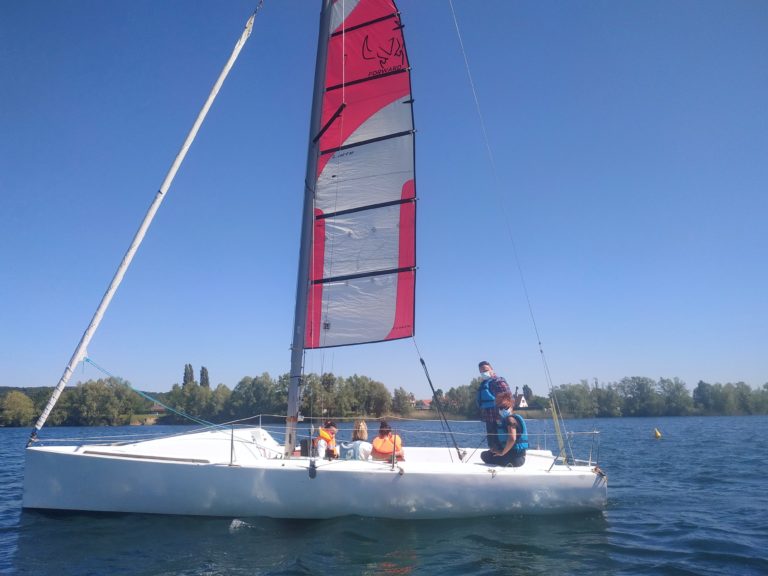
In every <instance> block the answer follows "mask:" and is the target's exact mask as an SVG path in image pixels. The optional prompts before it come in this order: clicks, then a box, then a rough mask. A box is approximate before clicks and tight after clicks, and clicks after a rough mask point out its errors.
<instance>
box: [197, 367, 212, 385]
mask: <svg viewBox="0 0 768 576" xmlns="http://www.w3.org/2000/svg"><path fill="white" fill-rule="evenodd" d="M200 386H202V387H203V388H210V387H211V381H210V380H209V379H208V368H206V367H205V366H203V367H202V368H200Z"/></svg>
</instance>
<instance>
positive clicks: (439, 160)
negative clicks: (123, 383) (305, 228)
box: [0, 0, 768, 398]
mask: <svg viewBox="0 0 768 576" xmlns="http://www.w3.org/2000/svg"><path fill="white" fill-rule="evenodd" d="M254 4H255V2H244V1H229V2H217V3H213V2H192V3H190V2H185V1H163V2H155V1H147V0H139V1H131V2H117V1H115V2H101V1H96V0H92V1H72V0H69V1H59V0H56V1H52V0H41V1H37V2H11V1H9V0H3V1H2V2H0V79H1V80H0V82H1V89H0V385H5V386H43V385H48V386H52V385H54V384H55V383H56V382H57V381H58V379H59V377H60V375H61V373H62V371H63V368H64V366H65V365H66V363H67V361H68V360H69V357H70V355H71V354H72V352H73V350H74V348H75V345H76V344H77V342H78V340H79V338H80V336H81V334H82V332H83V330H84V329H85V327H86V325H87V323H88V321H89V320H90V317H91V315H92V313H93V311H94V310H95V308H96V305H97V304H98V302H99V299H100V298H101V295H102V294H103V292H104V290H105V288H106V286H107V284H108V282H109V280H110V279H111V277H112V274H113V273H114V270H115V268H116V267H117V264H118V262H119V260H120V258H121V257H122V255H123V253H124V251H125V249H126V248H127V246H128V244H129V242H130V240H131V238H132V236H133V233H134V231H135V229H136V227H137V226H138V224H139V222H140V220H141V218H142V216H143V215H144V212H145V211H146V208H147V207H148V206H149V203H150V201H151V200H152V198H153V196H154V193H155V191H156V190H157V189H158V187H159V186H160V183H161V182H162V180H163V177H164V176H165V173H166V171H167V169H168V167H169V165H170V163H171V161H172V159H173V158H174V156H175V154H176V152H177V151H178V148H179V146H180V144H181V142H182V140H183V138H184V136H185V135H186V133H187V131H188V129H189V127H190V126H191V123H192V121H193V120H194V118H195V116H196V114H197V112H198V110H199V108H200V105H201V104H202V102H203V100H204V98H205V96H206V95H207V93H208V90H209V89H210V87H211V85H212V83H213V81H214V80H215V78H216V76H217V75H218V73H219V71H220V69H221V67H222V65H223V64H224V62H225V60H226V58H227V57H228V55H229V53H230V51H231V49H232V46H233V45H234V42H235V40H236V39H237V37H238V35H239V34H240V32H241V30H242V26H243V25H244V23H245V20H246V19H247V17H248V15H249V13H250V11H251V10H252V9H253V7H254ZM454 5H455V8H456V12H457V15H458V19H459V23H460V26H461V27H462V34H463V40H464V43H465V48H466V52H467V57H468V58H469V61H470V65H471V67H472V73H473V76H474V80H475V84H476V90H477V94H478V97H479V99H480V103H481V107H482V112H483V118H484V120H485V123H486V127H487V132H488V136H489V142H490V147H491V149H492V151H493V155H494V158H495V163H496V176H494V172H493V170H492V168H491V164H490V162H489V160H488V155H487V153H486V150H485V144H484V141H483V138H482V132H481V128H480V124H479V121H478V117H477V114H476V112H475V108H474V103H473V99H472V92H471V89H470V87H469V84H468V82H467V79H466V71H465V69H464V62H463V56H462V53H461V50H460V47H459V43H458V40H457V36H456V32H455V29H454V25H453V20H452V16H451V11H450V7H449V4H448V3H447V1H442V0H440V1H438V0H410V1H407V0H402V1H401V3H400V8H401V11H402V12H403V20H404V23H405V25H406V29H405V31H406V42H407V47H408V51H409V56H410V60H411V63H412V66H413V93H414V97H415V100H416V102H415V122H416V127H417V130H418V133H417V139H416V145H417V153H416V162H417V171H416V174H417V192H418V195H419V198H420V200H421V202H420V204H419V212H418V233H419V236H418V241H417V242H418V264H419V272H418V280H417V313H416V314H417V320H416V326H417V336H416V339H417V342H418V345H419V347H420V349H421V352H422V354H423V355H424V357H425V359H426V361H427V363H428V366H429V368H430V372H431V375H432V377H433V380H434V382H435V384H436V386H438V387H441V388H443V389H444V390H447V389H449V388H450V387H453V386H458V385H462V384H466V383H468V382H469V380H470V379H471V378H473V377H474V376H475V375H476V372H477V370H476V366H477V362H478V361H479V360H481V359H487V360H490V361H491V362H493V363H494V365H495V366H496V368H497V371H498V372H499V373H501V374H503V375H505V376H506V377H507V379H508V380H509V381H510V383H512V385H515V384H518V385H522V384H528V385H530V386H531V387H532V388H533V390H534V392H536V393H538V394H544V393H546V390H547V385H546V379H545V376H544V372H543V369H542V364H541V359H540V357H539V354H538V345H537V340H536V336H535V335H534V332H533V328H532V324H531V321H530V318H529V314H528V309H527V306H526V299H525V296H524V294H523V291H522V289H521V282H520V277H519V275H518V272H517V268H516V265H515V262H514V259H513V257H512V256H511V244H510V241H509V234H508V232H507V231H508V230H511V231H512V234H513V236H514V240H515V245H516V247H517V251H518V253H519V257H520V262H521V265H522V269H523V272H524V277H525V281H526V283H527V287H528V291H529V294H530V299H531V304H532V307H533V311H534V315H535V318H536V322H537V325H538V328H539V331H540V334H541V338H542V342H543V346H544V351H545V353H546V356H547V361H548V363H549V367H550V370H551V373H552V378H553V381H554V383H555V384H556V385H557V384H561V383H568V382H578V381H579V380H581V379H589V380H592V379H594V378H597V379H598V380H599V381H601V382H610V381H616V380H619V379H620V378H622V377H624V376H633V375H639V376H649V377H651V378H654V379H656V378H659V377H666V378H672V377H679V378H681V379H682V380H684V381H685V382H686V383H687V384H688V386H689V387H691V388H692V387H694V386H695V384H696V383H697V382H698V381H699V380H705V381H708V382H723V383H725V382H729V381H731V382H737V381H745V382H747V383H748V384H749V385H751V386H753V387H758V386H762V384H763V383H765V382H768V353H766V343H767V342H768V298H767V297H766V286H768V275H767V272H766V270H768V265H767V264H766V261H767V258H768V231H767V229H768V200H766V192H767V191H768V66H766V62H768V4H767V3H765V2H760V1H721V2H715V1H713V2H693V1H674V2H661V1H651V2H646V1H643V2H640V1H629V2H607V1H606V2H600V1H589V2H539V1H519V2H510V1H508V0H499V1H491V0H484V1H482V2H479V1H475V2H467V1H463V0H455V3H454ZM318 8H319V2H310V1H292V2H291V1H284V0H281V1H279V2H278V1H274V0H272V1H270V0H266V2H265V6H264V8H263V10H262V11H261V13H260V14H259V16H258V18H257V20H256V26H255V30H254V34H253V36H252V38H251V40H250V41H249V43H248V45H247V46H246V48H245V50H244V51H243V53H242V55H241V57H240V60H239V61H238V63H237V65H236V67H235V69H234V70H233V72H232V74H231V75H230V79H229V80H228V82H227V84H225V86H224V89H223V91H222V93H221V94H220V97H219V99H218V101H217V102H216V104H215V106H214V108H213V110H212V112H211V113H210V114H209V117H208V120H207V122H206V124H205V125H204V126H203V129H202V130H201V132H200V135H199V137H198V139H197V141H196V142H195V144H194V145H193V147H192V150H191V152H190V154H189V156H188V157H187V161H186V163H185V164H184V166H183V167H182V169H181V171H180V173H179V175H178V177H177V179H176V181H175V183H174V185H173V187H172V188H171V191H170V193H169V195H168V197H167V199H166V201H165V203H164V204H163V206H162V208H161V209H160V212H159V214H158V216H157V218H156V220H155V224H154V225H153V228H152V229H151V230H150V232H149V234H148V236H147V238H146V240H145V242H144V244H143V246H142V247H141V249H140V251H139V253H138V255H137V257H136V259H135V261H134V265H133V267H132V268H131V269H130V270H129V272H128V274H127V276H126V279H125V281H124V283H123V285H122V287H121V288H120V290H119V291H118V293H117V296H116V297H115V299H114V301H113V303H112V307H111V308H110V309H109V311H108V312H107V315H106V317H105V319H104V322H103V323H102V326H101V328H100V330H99V332H98V333H97V334H96V336H95V338H94V340H93V342H92V343H91V346H90V348H89V355H90V357H92V358H93V359H94V360H95V361H96V362H98V363H99V364H101V365H102V366H104V367H105V368H107V369H108V370H109V371H111V372H113V373H115V374H117V375H119V376H122V377H124V378H126V379H127V380H129V381H130V382H131V383H132V384H133V385H134V386H136V387H137V388H140V389H146V390H153V391H166V390H169V389H170V387H171V385H172V384H173V383H175V382H179V381H180V380H181V377H182V374H183V368H184V365H185V364H186V363H191V364H193V366H194V367H195V371H196V372H197V371H199V369H200V366H201V365H204V366H206V367H207V368H208V370H209V372H210V375H211V380H212V382H213V383H214V384H218V383H220V382H223V383H225V384H226V385H227V386H229V387H230V388H233V387H234V386H235V385H236V384H237V382H238V381H239V380H240V379H241V378H242V377H243V376H246V375H256V374H260V373H262V372H264V371H268V372H270V373H271V374H272V375H277V374H281V373H284V372H286V371H287V370H288V367H289V357H290V351H289V346H290V340H291V328H292V317H293V298H294V293H295V279H296V260H297V253H298V232H299V210H300V204H301V194H302V188H303V178H304V171H305V160H306V147H307V134H308V122H309V106H310V100H311V93H310V92H311V86H312V76H313V68H314V58H315V57H314V51H315V46H316V37H317V14H318ZM307 370H308V371H316V372H317V371H320V370H325V371H333V372H334V373H336V374H339V375H343V376H349V375H352V374H354V373H358V374H365V375H368V376H371V377H372V378H375V379H377V380H381V381H383V382H384V383H386V384H387V386H389V387H390V388H391V389H393V388H396V387H398V386H402V387H404V388H406V389H407V390H410V391H412V392H414V394H416V396H417V397H420V398H426V397H429V388H428V386H427V384H426V381H425V379H424V377H423V373H422V370H421V366H420V365H419V363H418V357H417V355H416V352H415V349H414V346H413V343H412V342H411V341H401V342H395V343H389V344H382V345H373V346H370V345H369V346H362V347H355V348H345V349H337V350H327V351H325V352H315V353H312V354H311V355H310V356H309V357H308V361H307ZM99 376H100V374H99V373H98V372H97V371H96V370H94V369H93V368H88V369H85V370H82V369H78V371H77V373H76V375H75V377H74V379H73V382H76V381H78V380H85V379H88V378H97V377H99Z"/></svg>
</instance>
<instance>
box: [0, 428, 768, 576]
mask: <svg viewBox="0 0 768 576" xmlns="http://www.w3.org/2000/svg"><path fill="white" fill-rule="evenodd" d="M537 424H539V423H532V425H531V428H532V429H533V430H535V429H536V425H537ZM566 424H567V428H568V430H570V431H580V430H591V429H593V428H597V429H599V430H600V431H601V441H600V452H599V457H600V466H601V468H603V470H604V471H605V472H606V473H607V474H608V479H609V484H608V497H609V500H608V507H607V509H606V510H605V511H604V512H602V513H597V514H590V515H586V516H555V517H541V518H539V517H514V516H513V517H503V518H486V519H475V520H457V521H418V522H414V521H394V520H378V519H371V518H357V517H348V518H339V519H334V520H322V521H285V520H270V519H259V518H226V519H205V518H187V517H168V516H152V515H88V514H58V515H52V514H43V513H39V512H24V511H22V510H21V491H22V481H23V474H24V445H25V443H26V439H27V437H28V435H29V430H28V429H24V430H19V429H10V428H8V429H2V428H0V573H2V574H19V575H36V576H44V575H49V574H50V575H56V576H66V575H88V574H92V575H189V576H193V575H195V576H197V575H199V576H203V575H205V576H215V575H230V574H232V575H240V574H243V575H245V574H248V575H254V574H269V575H309V574H317V575H323V576H328V575H334V574H335V575H339V576H340V575H346V574H371V575H374V574H375V575H379V574H419V575H421V574H428V575H429V574H439V575H440V576H449V575H453V574H455V575H465V574H487V575H491V574H591V575H595V574H654V575H656V574H675V575H682V574H691V575H694V574H696V575H705V574H712V575H717V576H722V575H724V574H725V575H730V574H738V575H741V574H754V575H758V574H761V575H763V574H768V520H766V515H768V417H765V416H753V417H739V418H732V417H710V418H652V419H651V418H623V419H598V420H588V421H587V420H570V421H567V423H566ZM546 425H547V424H544V423H541V424H540V426H546ZM401 426H402V427H403V429H404V431H403V437H404V443H405V445H406V448H407V446H408V445H418V444H423V443H425V442H426V440H425V438H427V437H428V436H429V435H428V431H429V430H436V429H439V425H438V424H437V423H432V422H425V423H411V422H409V423H407V424H405V423H404V424H402V425H401ZM452 426H453V427H454V428H455V429H456V430H457V431H459V432H473V433H478V432H480V430H481V424H480V423H478V422H462V423H456V424H455V425H452ZM654 428H658V429H659V430H660V431H661V432H662V434H663V437H662V438H661V439H660V440H656V439H654V438H653V430H654ZM147 430H150V431H151V430H152V429H151V428H149V429H148V428H137V427H133V428H127V427H126V428H58V429H56V428H46V429H44V430H43V433H42V434H41V436H42V437H47V438H50V437H82V436H94V435H111V436H112V435H114V436H125V435H129V434H136V433H137V432H146V431H147ZM342 437H344V436H342ZM183 489H184V487H183V486H179V490H183Z"/></svg>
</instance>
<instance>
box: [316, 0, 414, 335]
mask: <svg viewBox="0 0 768 576" xmlns="http://www.w3.org/2000/svg"><path fill="white" fill-rule="evenodd" d="M330 10H331V12H332V13H331V16H330V19H329V24H328V28H327V29H326V30H325V40H324V41H325V43H326V49H325V51H324V52H325V61H324V62H323V64H324V82H323V85H322V86H316V98H319V100H320V103H319V107H320V117H319V118H318V120H317V124H316V127H315V128H314V129H315V130H316V131H317V132H316V134H317V135H316V136H315V137H314V139H313V143H314V144H315V145H316V151H317V152H316V153H317V157H316V158H317V160H316V163H315V181H314V182H313V183H312V184H314V185H313V186H312V185H311V186H310V193H311V194H312V203H313V224H312V232H311V238H312V247H311V255H310V258H309V262H308V269H309V270H308V271H309V274H308V283H309V288H308V290H307V306H306V325H305V327H304V336H305V341H304V347H305V348H322V347H331V346H344V345H349V344H361V343H367V342H380V341H384V340H391V339H396V338H405V337H408V336H411V335H413V325H414V288H415V274H416V272H415V268H416V239H415V231H416V192H415V190H416V188H415V182H414V137H415V135H414V127H413V109H412V105H413V98H412V96H411V82H410V65H409V62H408V57H407V54H406V51H405V43H404V39H403V31H402V24H401V22H400V14H399V12H398V10H397V7H396V6H395V4H394V2H392V1H391V0H357V1H354V0H347V1H345V2H331V4H330Z"/></svg>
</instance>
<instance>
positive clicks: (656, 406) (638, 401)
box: [619, 376, 664, 416]
mask: <svg viewBox="0 0 768 576" xmlns="http://www.w3.org/2000/svg"><path fill="white" fill-rule="evenodd" d="M619 388H620V389H621V390H622V391H623V393H624V407H623V410H622V413H623V414H624V415H626V416H661V415H662V414H663V412H664V409H663V401H662V398H661V396H660V395H659V393H658V391H657V384H656V381H654V380H652V379H650V378H645V377H642V376H632V377H631V378H622V379H621V381H620V382H619Z"/></svg>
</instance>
